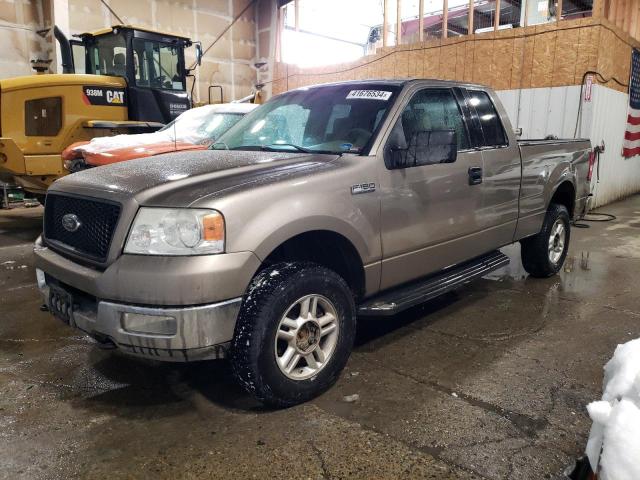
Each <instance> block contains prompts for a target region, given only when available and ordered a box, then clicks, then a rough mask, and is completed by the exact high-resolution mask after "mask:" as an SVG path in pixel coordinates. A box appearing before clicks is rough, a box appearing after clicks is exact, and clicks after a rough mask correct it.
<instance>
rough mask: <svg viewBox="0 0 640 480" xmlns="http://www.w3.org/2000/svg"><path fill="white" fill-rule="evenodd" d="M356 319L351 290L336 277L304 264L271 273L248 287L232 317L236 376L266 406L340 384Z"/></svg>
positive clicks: (303, 397) (292, 401)
mask: <svg viewBox="0 0 640 480" xmlns="http://www.w3.org/2000/svg"><path fill="white" fill-rule="evenodd" d="M355 318H356V314H355V304H354V300H353V295H352V293H351V290H350V289H349V287H348V285H347V284H346V282H345V281H344V280H343V279H342V278H341V277H340V276H339V275H337V274H336V273H335V272H333V271H331V270H329V269H327V268H324V267H322V266H319V265H316V264H313V263H307V262H304V263H303V262H300V263H297V262H296V263H282V264H277V265H274V266H272V267H269V268H267V269H265V270H263V271H262V272H260V273H259V274H258V275H257V276H256V277H255V278H254V280H253V281H252V282H251V286H250V287H249V290H248V292H247V295H246V297H245V299H244V301H243V304H242V307H241V309H240V313H239V315H238V321H237V323H236V329H235V334H234V338H233V342H232V351H231V361H232V367H233V371H234V374H235V376H236V378H237V379H238V381H239V382H240V384H241V385H242V386H243V387H244V388H245V390H247V391H248V392H249V393H251V394H253V395H254V396H255V397H257V398H258V399H259V400H260V401H262V402H263V403H266V404H268V405H271V406H275V407H288V406H292V405H295V404H298V403H302V402H305V401H307V400H310V399H312V398H314V397H316V396H317V395H319V394H320V393H322V392H323V391H325V390H326V389H327V388H329V387H330V386H331V385H333V383H334V382H335V381H336V380H337V379H338V376H339V374H340V372H341V371H342V369H343V368H344V366H345V364H346V362H347V359H348V358H349V355H350V353H351V348H352V346H353V339H354V335H355Z"/></svg>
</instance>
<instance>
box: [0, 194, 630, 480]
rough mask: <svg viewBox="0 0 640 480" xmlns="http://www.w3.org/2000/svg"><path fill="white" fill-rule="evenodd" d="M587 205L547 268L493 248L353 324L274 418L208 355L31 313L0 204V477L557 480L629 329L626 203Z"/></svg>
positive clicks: (30, 218) (24, 231)
mask: <svg viewBox="0 0 640 480" xmlns="http://www.w3.org/2000/svg"><path fill="white" fill-rule="evenodd" d="M604 210H606V211H607V212H610V213H613V214H615V215H617V216H618V220H617V221H615V222H610V223H590V226H591V228H590V229H577V228H576V229H574V230H573V238H572V241H571V250H570V253H569V257H568V259H567V262H566V265H565V268H564V270H563V271H562V273H561V274H560V275H558V276H556V277H553V278H550V279H547V280H537V279H531V278H527V276H526V275H525V274H524V273H523V271H522V268H521V265H520V262H519V257H518V255H519V251H518V248H517V247H509V248H508V249H505V251H506V252H507V253H508V254H509V255H510V256H511V257H512V258H513V261H512V264H511V265H510V266H509V267H508V268H506V269H503V270H501V271H499V272H497V273H495V274H492V275H491V276H490V278H487V279H482V280H480V281H477V282H475V283H473V284H471V285H468V286H466V287H464V288H462V289H460V290H458V291H457V292H455V293H452V294H449V295H446V296H445V297H442V298H440V299H438V300H436V301H432V302H429V303H428V304H426V305H423V306H421V307H418V308H415V309H413V310H411V311H409V312H407V313H405V314H403V315H401V316H398V317H396V318H390V319H386V320H364V321H362V322H361V323H360V326H359V332H358V340H357V346H356V348H355V351H354V353H353V355H352V356H351V359H350V361H349V363H348V366H347V369H346V370H345V372H344V373H343V375H342V377H341V379H340V380H339V382H338V384H337V385H336V386H335V387H334V388H333V389H331V390H330V391H329V392H327V393H326V394H325V395H323V396H322V397H320V398H318V399H317V400H315V401H313V402H310V403H308V404H306V405H301V406H299V407H295V408H291V409H288V410H282V411H270V410H267V409H264V408H263V407H261V406H260V405H258V404H256V403H255V402H254V401H253V400H251V399H250V398H248V397H247V396H246V395H245V394H244V393H243V392H242V391H240V390H239V389H238V387H236V385H235V384H234V383H233V381H232V379H231V377H230V374H229V369H228V365H227V364H226V363H225V362H223V361H220V362H209V363H201V364H194V365H184V366H181V365H166V364H158V363H151V362H143V361H139V360H134V359H129V358H126V357H124V356H121V355H118V354H115V353H113V352H108V351H102V350H99V349H98V348H97V347H96V346H95V345H94V344H93V343H92V342H91V341H90V340H89V339H88V338H87V337H85V336H84V335H80V334H79V333H78V332H76V331H74V330H71V329H70V328H69V327H67V326H65V325H63V324H62V323H60V322H59V321H57V320H55V319H54V318H53V317H51V316H50V315H49V314H48V313H44V312H41V311H40V309H39V307H40V304H41V301H40V298H39V297H38V293H37V290H36V286H35V284H34V276H35V274H34V269H33V256H32V253H31V242H32V241H33V240H34V239H35V238H36V236H37V235H38V233H39V231H40V225H41V218H40V216H41V209H31V210H20V211H19V210H14V211H9V212H1V213H0V465H2V467H1V468H0V477H1V478H7V479H17V478H25V479H38V478H47V479H49V478H65V479H66V478H105V477H107V476H109V478H150V477H153V478H260V479H267V478H268V479H271V478H301V479H302V478H305V479H306V478H309V479H315V478H324V479H335V478H431V479H443V478H462V479H471V478H490V479H498V478H510V479H511V478H512V479H540V478H559V477H561V475H562V471H563V469H564V468H565V467H566V466H567V465H569V464H570V463H571V462H572V460H573V459H574V458H575V457H576V456H579V455H581V454H582V452H583V451H584V447H585V442H586V439H587V435H588V432H589V427H590V422H589V418H588V416H587V414H586V410H585V405H586V404H587V403H588V402H590V401H592V400H594V399H597V398H599V396H600V394H601V382H602V366H603V365H604V363H605V362H606V361H607V359H608V358H609V357H610V356H611V354H612V353H613V350H614V349H615V347H616V345H617V344H618V343H622V342H625V341H627V340H630V339H632V338H635V337H639V336H640V321H639V319H640V296H638V294H637V292H638V286H637V285H638V282H639V281H640V273H639V272H640V235H639V234H640V196H636V197H632V198H630V199H627V200H625V201H623V202H619V203H616V204H614V205H610V206H608V207H606V208H605V209H604ZM352 394H358V395H359V400H358V401H356V402H354V403H349V402H345V401H344V397H345V396H347V395H352Z"/></svg>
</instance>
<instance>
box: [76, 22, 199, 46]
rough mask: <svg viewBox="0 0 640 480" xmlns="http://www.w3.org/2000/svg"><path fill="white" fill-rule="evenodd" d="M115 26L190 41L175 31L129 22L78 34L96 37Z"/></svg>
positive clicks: (108, 31)
mask: <svg viewBox="0 0 640 480" xmlns="http://www.w3.org/2000/svg"><path fill="white" fill-rule="evenodd" d="M116 28H124V29H128V30H140V31H141V32H149V33H157V34H159V35H165V36H167V37H176V38H181V39H183V40H187V41H189V42H190V41H191V39H190V38H189V37H186V36H184V35H178V34H177V33H172V32H166V31H162V30H155V29H153V28H149V27H144V26H142V25H131V24H117V25H112V26H111V27H105V28H101V29H99V30H94V31H93V32H83V33H80V34H79V35H78V36H79V37H84V36H90V37H97V36H99V35H105V34H107V33H111V32H113V30H114V29H116Z"/></svg>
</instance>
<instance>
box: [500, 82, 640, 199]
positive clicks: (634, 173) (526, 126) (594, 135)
mask: <svg viewBox="0 0 640 480" xmlns="http://www.w3.org/2000/svg"><path fill="white" fill-rule="evenodd" d="M497 93H498V96H499V97H500V100H502V102H503V104H504V107H505V109H506V110H507V114H508V115H509V119H510V120H511V123H512V124H513V126H514V128H516V127H519V128H522V138H544V137H546V136H547V135H556V136H558V137H564V138H573V137H574V133H575V136H577V137H582V138H590V139H591V143H592V145H599V144H600V143H602V141H604V143H605V146H606V149H605V152H604V153H603V154H602V155H601V156H600V181H599V182H596V179H595V173H594V181H593V184H592V192H593V194H594V199H593V201H592V203H591V205H592V206H593V207H598V206H601V205H605V204H607V203H611V202H613V201H615V200H618V199H620V198H623V197H625V196H628V195H631V194H633V193H637V192H640V156H637V157H633V158H630V159H625V158H623V157H622V154H621V152H622V140H623V136H624V130H625V124H626V118H627V102H628V97H627V94H626V93H621V92H618V91H616V90H612V89H610V88H607V87H605V86H601V85H594V86H593V91H592V99H591V101H590V102H583V104H582V112H581V115H580V117H581V118H580V121H579V122H578V125H577V129H576V119H577V116H578V107H579V102H580V87H579V86H570V87H553V88H531V89H523V90H501V91H498V92H497Z"/></svg>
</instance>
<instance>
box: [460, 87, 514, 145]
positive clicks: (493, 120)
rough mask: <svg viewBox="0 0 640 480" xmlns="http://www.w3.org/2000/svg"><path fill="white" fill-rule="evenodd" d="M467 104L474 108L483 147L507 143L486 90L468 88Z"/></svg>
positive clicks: (498, 117)
mask: <svg viewBox="0 0 640 480" xmlns="http://www.w3.org/2000/svg"><path fill="white" fill-rule="evenodd" d="M469 104H470V105H471V107H473V108H475V110H476V113H477V114H478V120H479V121H480V125H481V126H482V133H483V134H484V145H483V146H485V147H500V146H503V145H506V144H507V137H506V135H505V133H504V128H503V127H502V122H501V121H500V116H499V115H498V112H496V109H495V107H494V106H493V102H492V101H491V99H490V98H489V95H487V93H486V92H481V91H478V90H469Z"/></svg>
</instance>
